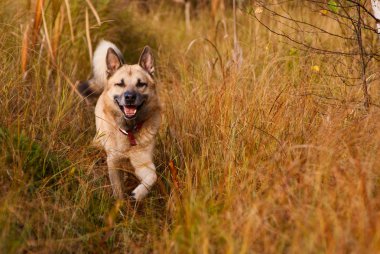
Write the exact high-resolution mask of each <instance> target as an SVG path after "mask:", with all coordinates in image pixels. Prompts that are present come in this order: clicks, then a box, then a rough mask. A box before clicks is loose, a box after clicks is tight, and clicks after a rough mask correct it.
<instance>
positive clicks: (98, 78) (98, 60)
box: [76, 40, 124, 103]
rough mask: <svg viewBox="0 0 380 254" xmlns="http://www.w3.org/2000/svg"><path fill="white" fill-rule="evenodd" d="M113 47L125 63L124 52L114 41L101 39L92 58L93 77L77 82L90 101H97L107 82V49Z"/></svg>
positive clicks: (81, 91) (80, 91) (83, 94)
mask: <svg viewBox="0 0 380 254" xmlns="http://www.w3.org/2000/svg"><path fill="white" fill-rule="evenodd" d="M109 48H112V49H113V50H114V51H115V52H116V54H117V55H118V57H119V59H120V60H121V61H122V63H124V58H123V54H122V53H121V52H120V50H119V49H118V48H117V47H116V46H115V44H113V43H112V42H109V41H106V40H101V41H100V42H99V44H98V46H97V47H96V49H95V52H94V56H93V60H92V78H91V79H90V80H87V81H79V82H77V86H76V88H77V90H78V92H79V93H80V94H81V95H82V96H83V97H85V98H86V100H87V101H88V102H90V103H96V101H97V100H98V98H99V96H100V94H101V93H102V92H103V90H104V87H105V86H106V84H107V75H108V74H107V63H106V57H107V51H108V49H109Z"/></svg>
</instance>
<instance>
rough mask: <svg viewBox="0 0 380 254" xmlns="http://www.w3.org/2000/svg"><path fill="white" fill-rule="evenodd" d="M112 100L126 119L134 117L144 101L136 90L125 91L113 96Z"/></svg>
mask: <svg viewBox="0 0 380 254" xmlns="http://www.w3.org/2000/svg"><path fill="white" fill-rule="evenodd" d="M114 100H115V102H116V104H117V105H118V106H119V108H120V110H121V111H122V112H123V115H124V117H125V118H126V119H127V120H131V119H134V118H135V117H136V115H137V113H138V111H139V109H141V107H142V106H143V104H144V102H145V99H144V97H143V96H142V95H141V94H139V93H136V92H125V93H124V94H122V95H120V96H115V97H114Z"/></svg>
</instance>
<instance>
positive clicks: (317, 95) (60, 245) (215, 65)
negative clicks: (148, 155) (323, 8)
mask: <svg viewBox="0 0 380 254" xmlns="http://www.w3.org/2000/svg"><path fill="white" fill-rule="evenodd" d="M36 2H45V3H44V5H43V9H42V12H41V19H40V21H39V22H41V24H40V25H39V29H38V31H37V38H36V41H35V42H33V39H32V38H33V36H32V34H33V33H31V32H30V31H33V30H32V29H35V30H36V28H35V26H34V25H33V23H32V21H31V18H32V17H33V16H34V15H36V14H35V10H36V9H35V6H36V5H35V3H36ZM88 3H91V5H92V7H91V5H89V4H88ZM84 4H87V5H84ZM150 8H151V9H150V12H147V13H146V12H144V11H142V10H140V9H138V7H136V6H135V5H134V4H133V3H132V4H130V5H128V6H127V5H124V3H123V2H119V3H115V2H109V3H108V2H96V1H86V2H79V1H25V2H22V1H20V2H14V1H8V0H7V1H5V2H4V1H3V2H2V3H1V4H0V23H1V24H2V25H1V26H0V32H1V33H0V52H1V57H0V61H1V62H0V73H1V75H0V79H1V88H0V89H1V93H0V102H1V108H2V117H1V118H0V147H1V156H0V165H1V167H0V191H1V195H0V228H1V234H0V243H1V244H0V252H2V253H23V252H37V253H39V252H40V253H57V252H63V253H66V252H69V253H70V252H75V253H113V252H120V253H130V252H134V253H151V252H155V253H321V252H323V253H347V252H353V253H377V252H379V251H380V250H379V249H380V238H379V237H380V235H379V233H378V232H379V230H378V229H379V226H380V225H379V221H380V220H379V208H380V195H379V191H378V190H379V183H380V182H379V173H380V159H379V155H380V147H379V146H380V130H379V120H380V112H379V109H378V107H376V106H372V107H371V109H370V111H369V112H367V111H365V110H363V108H362V104H361V100H362V94H361V90H360V83H357V82H356V81H354V84H355V86H347V85H345V83H344V82H343V81H342V80H341V79H340V78H339V77H334V76H332V75H331V70H332V69H333V67H334V66H336V67H337V69H338V72H339V73H340V74H341V76H348V74H355V73H357V74H358V73H359V71H358V68H357V66H359V65H358V62H357V59H355V58H344V57H341V58H338V57H337V56H331V55H318V54H314V53H313V52H307V51H306V52H305V51H302V50H299V49H297V48H295V47H294V46H292V45H289V44H288V43H287V42H283V41H282V39H281V38H278V37H276V36H274V35H273V34H271V33H269V32H268V31H267V30H266V29H265V28H263V27H262V26H260V25H259V24H258V23H257V22H256V21H255V20H254V19H253V18H252V17H251V16H250V15H249V14H247V13H244V12H238V16H237V22H238V26H237V28H238V38H239V42H240V46H241V47H242V50H243V63H242V65H241V67H240V68H236V66H235V65H234V64H233V62H232V50H233V29H232V28H233V24H232V13H231V12H230V10H226V14H225V15H226V24H227V33H228V36H227V37H226V36H225V34H224V31H223V28H222V26H220V25H218V26H216V25H215V22H214V20H212V18H210V17H209V12H208V11H206V10H204V11H202V10H200V11H199V12H198V13H197V16H196V18H193V19H192V30H191V32H189V31H187V30H186V25H185V20H184V18H183V13H182V12H181V9H180V8H178V9H176V8H173V7H171V6H170V5H168V4H166V3H162V2H154V3H152V4H151V5H150ZM288 8H289V11H291V12H292V13H293V15H294V17H303V18H306V19H310V20H318V22H320V24H321V25H323V26H324V27H326V28H329V29H332V30H334V29H339V28H338V27H336V26H335V25H334V24H333V23H331V21H329V20H327V19H324V18H323V17H321V16H319V15H316V14H313V13H310V12H309V10H307V9H304V8H302V7H298V6H288ZM68 9H70V11H68ZM95 13H96V15H95ZM97 15H98V17H97ZM69 17H70V18H69ZM35 20H36V19H35ZM70 20H71V21H70ZM99 20H100V22H101V25H99ZM268 22H273V21H271V20H268ZM34 24H35V23H34ZM273 25H276V26H277V27H278V28H279V29H285V30H286V29H287V28H286V26H285V25H281V24H278V23H273ZM30 36H32V37H30ZM100 38H108V39H111V40H113V41H115V42H116V43H117V44H118V45H120V47H121V48H122V50H123V51H124V52H125V54H126V58H127V59H128V61H129V62H134V61H137V58H138V53H139V52H140V49H141V48H142V47H143V46H144V45H145V44H150V45H152V46H153V47H154V49H155V50H156V56H157V80H158V87H159V93H160V97H161V100H162V103H163V105H164V109H165V110H164V114H163V125H162V128H161V130H160V133H159V135H158V137H157V147H156V152H155V162H156V165H157V170H158V173H159V175H160V180H159V181H158V183H157V185H156V186H155V187H154V190H153V191H152V193H151V194H150V195H149V197H148V198H147V199H145V200H144V202H142V203H141V204H139V205H138V206H137V207H134V206H133V205H131V204H129V203H128V202H124V203H120V202H115V201H114V199H113V198H112V196H111V191H110V185H109V182H108V179H107V169H106V164H105V161H104V154H102V153H101V152H99V151H97V150H96V149H94V148H93V147H91V139H92V137H93V135H94V133H95V128H94V116H93V110H92V108H89V107H88V106H86V104H85V103H84V101H83V100H82V99H81V98H79V97H78V95H77V94H76V93H75V92H74V91H73V88H72V84H73V83H74V82H75V80H77V79H84V78H86V77H87V75H88V74H89V73H90V62H89V58H90V54H89V50H88V49H89V45H92V46H95V44H96V42H97V41H98V40H99V39H100ZM199 38H203V39H199ZM204 38H207V40H208V41H207V40H205V39H204ZM311 39H313V37H311ZM311 43H313V44H314V45H318V46H334V45H335V46H337V47H340V48H345V47H351V46H352V45H347V44H343V43H340V41H339V40H338V39H336V38H322V39H319V40H311ZM25 45H27V46H25ZM49 45H50V46H49ZM189 45H190V46H189ZM25 52H27V53H25ZM337 62H339V63H341V64H342V65H337ZM315 66H318V68H316V67H315ZM344 66H346V67H344ZM378 67H379V65H378V63H376V62H373V63H372V64H371V65H370V67H369V71H370V72H371V73H372V74H376V75H378ZM355 82H356V83H355ZM370 93H371V95H372V98H373V102H374V103H376V102H378V101H379V95H380V94H379V81H378V80H376V79H375V81H373V82H372V83H371V85H370ZM177 171H178V176H176V177H175V178H176V179H173V172H177ZM170 172H172V173H170ZM130 178H132V176H131V177H130ZM133 184H134V182H133V178H132V180H131V181H128V182H127V183H126V186H127V188H128V189H132V188H133ZM176 186H177V187H176ZM120 211H121V212H120Z"/></svg>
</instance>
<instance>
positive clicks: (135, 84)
mask: <svg viewBox="0 0 380 254" xmlns="http://www.w3.org/2000/svg"><path fill="white" fill-rule="evenodd" d="M106 63H107V74H108V80H107V87H106V90H105V93H106V94H105V95H106V96H107V97H108V99H110V100H112V102H113V105H114V109H115V110H116V111H118V113H121V114H122V115H123V117H124V118H125V119H126V120H127V121H128V120H136V121H143V120H145V119H144V118H145V117H146V115H147V113H149V111H150V110H151V109H152V107H155V106H156V104H157V96H156V88H155V82H154V79H153V72H154V58H153V54H152V52H151V49H150V48H149V47H148V46H146V47H145V48H144V50H143V51H142V53H141V56H140V60H139V62H138V64H134V65H127V64H124V65H123V64H122V60H121V59H120V58H119V56H118V55H117V53H116V52H115V51H114V50H113V49H112V48H109V49H108V51H107V56H106Z"/></svg>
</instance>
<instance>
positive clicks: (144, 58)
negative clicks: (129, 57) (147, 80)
mask: <svg viewBox="0 0 380 254" xmlns="http://www.w3.org/2000/svg"><path fill="white" fill-rule="evenodd" d="M139 65H140V66H141V67H142V68H143V69H144V70H146V71H147V72H148V73H149V74H150V75H153V73H154V58H153V53H152V50H151V49H150V47H149V46H145V47H144V49H143V51H142V53H141V56H140V60H139Z"/></svg>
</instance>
